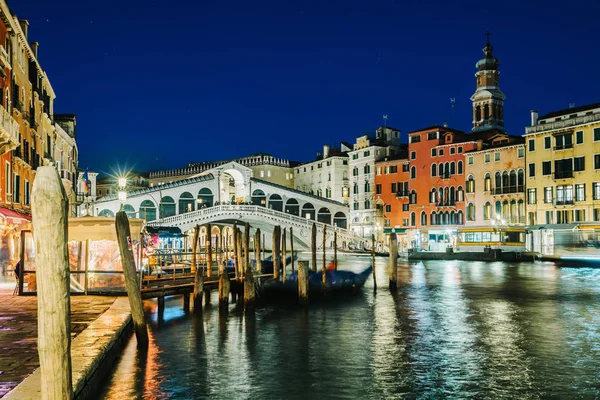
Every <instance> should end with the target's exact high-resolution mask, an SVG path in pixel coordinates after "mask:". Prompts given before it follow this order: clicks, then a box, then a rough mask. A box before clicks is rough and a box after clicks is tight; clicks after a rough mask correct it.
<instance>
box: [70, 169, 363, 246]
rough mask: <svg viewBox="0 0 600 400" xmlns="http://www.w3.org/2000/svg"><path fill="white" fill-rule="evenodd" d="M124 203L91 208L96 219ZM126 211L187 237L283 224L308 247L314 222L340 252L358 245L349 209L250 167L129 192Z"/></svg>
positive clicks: (109, 201) (107, 201)
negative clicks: (210, 227) (198, 231)
mask: <svg viewBox="0 0 600 400" xmlns="http://www.w3.org/2000/svg"><path fill="white" fill-rule="evenodd" d="M121 204H122V202H121V201H120V200H119V199H118V197H117V195H110V196H105V197H103V198H101V199H100V200H99V201H97V202H96V203H95V204H94V205H93V207H94V215H99V216H114V215H115V214H116V212H117V211H119V209H120V207H121ZM123 207H124V210H125V212H127V215H128V216H129V217H130V218H134V217H135V218H142V219H145V220H146V221H147V223H148V225H152V226H159V225H160V226H176V227H179V228H181V230H182V231H183V232H185V231H187V230H189V229H191V228H193V227H194V226H195V225H196V224H204V223H208V222H210V223H222V224H233V223H234V222H237V223H240V224H243V223H244V222H250V223H251V225H252V226H253V227H256V228H261V231H263V232H265V233H269V232H272V230H273V227H274V226H275V225H281V226H282V227H294V236H295V239H296V241H298V244H299V245H300V246H306V245H307V244H308V243H309V239H310V227H311V226H312V223H313V222H316V223H317V227H318V230H319V233H320V232H322V230H323V227H324V226H328V231H329V232H331V231H333V230H334V229H336V230H337V231H338V237H339V243H340V247H341V246H342V243H343V242H346V243H347V244H349V243H350V241H352V240H354V237H353V236H352V233H350V231H349V230H347V227H348V215H349V209H348V206H346V205H345V204H342V203H339V202H337V201H333V200H329V199H326V198H323V197H319V196H314V195H310V194H308V193H304V192H301V191H298V190H295V189H291V188H288V187H285V186H281V185H277V184H274V183H270V182H267V181H264V180H261V179H256V178H253V177H252V170H251V169H250V168H247V167H245V166H243V165H241V164H238V163H235V162H231V163H228V164H224V165H221V166H219V167H217V168H214V169H212V170H209V171H206V172H205V173H203V174H202V175H198V176H195V177H191V178H188V179H184V180H180V181H175V182H169V183H165V184H161V185H157V186H154V187H150V188H147V189H142V190H136V191H132V192H128V193H127V199H126V200H125V201H124V202H123ZM82 211H85V210H82ZM83 214H85V212H83ZM307 230H308V231H307ZM296 231H297V232H296ZM267 236H269V235H267ZM319 236H320V234H319ZM320 237H321V236H320ZM356 240H359V239H358V238H356ZM268 242H270V239H269V240H268Z"/></svg>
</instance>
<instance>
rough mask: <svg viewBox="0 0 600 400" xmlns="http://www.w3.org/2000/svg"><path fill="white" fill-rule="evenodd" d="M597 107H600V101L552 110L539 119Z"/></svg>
mask: <svg viewBox="0 0 600 400" xmlns="http://www.w3.org/2000/svg"><path fill="white" fill-rule="evenodd" d="M595 108H600V103H593V104H588V105H586V106H579V107H572V108H565V109H562V110H558V111H552V112H549V113H548V114H545V115H542V116H541V117H539V118H538V121H539V120H542V119H547V118H554V117H560V116H563V115H571V114H577V113H580V112H583V111H588V110H593V109H595Z"/></svg>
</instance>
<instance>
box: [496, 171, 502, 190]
mask: <svg viewBox="0 0 600 400" xmlns="http://www.w3.org/2000/svg"><path fill="white" fill-rule="evenodd" d="M494 193H496V194H500V193H502V175H501V174H500V171H496V173H495V174H494Z"/></svg>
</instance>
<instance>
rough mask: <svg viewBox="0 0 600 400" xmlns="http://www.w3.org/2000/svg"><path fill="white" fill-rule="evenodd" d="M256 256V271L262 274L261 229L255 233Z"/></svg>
mask: <svg viewBox="0 0 600 400" xmlns="http://www.w3.org/2000/svg"><path fill="white" fill-rule="evenodd" d="M254 256H255V257H256V271H258V273H259V274H260V273H261V272H262V262H261V261H262V260H261V259H260V229H257V230H256V232H255V233H254Z"/></svg>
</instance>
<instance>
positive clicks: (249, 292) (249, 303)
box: [244, 268, 256, 311]
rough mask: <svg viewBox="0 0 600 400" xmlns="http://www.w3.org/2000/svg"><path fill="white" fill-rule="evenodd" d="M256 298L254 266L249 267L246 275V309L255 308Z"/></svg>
mask: <svg viewBox="0 0 600 400" xmlns="http://www.w3.org/2000/svg"><path fill="white" fill-rule="evenodd" d="M255 299H256V291H255V289H254V274H253V273H252V268H248V269H247V270H246V273H245V275H244V309H245V310H246V311H248V310H252V309H254V302H255Z"/></svg>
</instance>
